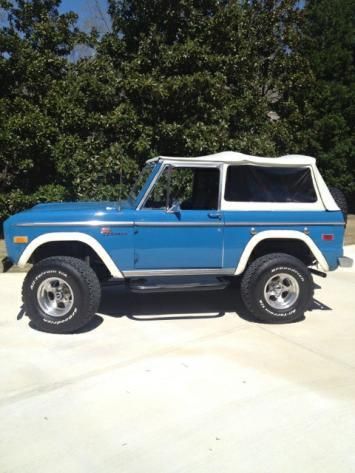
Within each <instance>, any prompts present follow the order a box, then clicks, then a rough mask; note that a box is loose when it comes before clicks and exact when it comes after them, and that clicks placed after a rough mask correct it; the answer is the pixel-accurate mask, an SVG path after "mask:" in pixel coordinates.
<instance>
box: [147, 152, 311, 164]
mask: <svg viewBox="0 0 355 473" xmlns="http://www.w3.org/2000/svg"><path fill="white" fill-rule="evenodd" d="M157 161H167V162H186V163H188V162H190V163H196V162H204V163H206V162H217V163H230V164H232V163H245V164H261V165H265V164H266V165H268V164H270V165H272V166H277V165H281V166H312V165H314V164H315V162H316V160H315V158H311V157H310V156H303V155H301V154H288V155H286V156H281V157H280V158H262V157H259V156H249V155H248V154H243V153H236V152H235V151H223V152H222V153H216V154H209V155H207V156H198V157H196V158H186V157H185V158H184V157H173V156H158V157H156V158H153V159H149V160H148V161H147V163H152V162H157Z"/></svg>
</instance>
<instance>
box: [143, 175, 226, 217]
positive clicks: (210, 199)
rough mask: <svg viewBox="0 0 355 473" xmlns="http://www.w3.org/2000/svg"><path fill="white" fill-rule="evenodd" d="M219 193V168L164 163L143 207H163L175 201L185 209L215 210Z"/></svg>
mask: <svg viewBox="0 0 355 473" xmlns="http://www.w3.org/2000/svg"><path fill="white" fill-rule="evenodd" d="M218 192H219V170H218V169H216V168H187V167H173V166H166V167H165V169H164V171H163V173H162V175H161V176H160V178H159V179H158V182H157V183H156V184H155V186H154V187H153V189H152V191H151V192H150V195H149V196H148V199H147V201H146V203H145V205H144V208H145V209H166V208H168V207H170V206H171V205H172V204H173V203H176V202H178V203H179V204H180V207H181V209H184V210H216V209H217V208H218Z"/></svg>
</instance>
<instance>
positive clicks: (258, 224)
mask: <svg viewBox="0 0 355 473" xmlns="http://www.w3.org/2000/svg"><path fill="white" fill-rule="evenodd" d="M224 225H225V226H226V227H249V226H251V227H270V226H278V227H288V226H292V225H294V226H305V225H306V226H311V225H313V226H315V225H316V226H324V225H332V226H344V225H345V224H344V223H342V222H225V224H224Z"/></svg>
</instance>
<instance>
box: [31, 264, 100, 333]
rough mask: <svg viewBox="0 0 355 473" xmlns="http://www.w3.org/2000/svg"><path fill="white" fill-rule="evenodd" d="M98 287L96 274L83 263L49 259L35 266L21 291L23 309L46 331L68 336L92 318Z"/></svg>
mask: <svg viewBox="0 0 355 473" xmlns="http://www.w3.org/2000/svg"><path fill="white" fill-rule="evenodd" d="M100 296H101V287H100V283H99V280H98V278H97V276H96V274H95V272H94V271H93V270H92V269H91V268H90V266H88V265H87V264H86V263H84V262H83V261H82V260H80V259H77V258H72V257H69V256H62V257H50V258H46V259H44V260H42V261H40V262H39V263H37V264H35V265H34V266H33V267H32V269H31V270H30V271H29V272H28V274H27V276H26V278H25V280H24V283H23V288H22V298H23V303H24V309H25V312H26V314H27V315H28V317H29V318H30V319H31V321H32V322H33V324H34V325H35V326H36V327H37V328H39V329H40V330H43V331H45V332H52V333H70V332H74V331H75V330H78V329H79V328H81V327H83V326H84V325H86V324H87V323H88V322H89V321H90V320H91V319H92V318H93V317H94V315H95V313H96V311H97V309H98V306H99V303H100Z"/></svg>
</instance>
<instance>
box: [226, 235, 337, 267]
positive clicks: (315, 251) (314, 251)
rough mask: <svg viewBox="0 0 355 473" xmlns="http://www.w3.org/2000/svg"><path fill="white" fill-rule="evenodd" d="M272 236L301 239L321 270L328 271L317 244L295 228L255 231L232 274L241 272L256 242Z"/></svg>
mask: <svg viewBox="0 0 355 473" xmlns="http://www.w3.org/2000/svg"><path fill="white" fill-rule="evenodd" d="M273 238H286V239H293V240H300V241H303V242H304V243H305V244H306V245H307V246H308V248H309V249H310V251H311V252H312V254H313V255H314V257H315V259H316V260H317V261H318V264H319V265H320V267H321V268H322V270H323V271H329V266H328V263H327V260H326V259H325V258H324V256H323V254H322V252H321V251H320V249H319V248H318V246H317V245H316V244H315V243H314V241H313V240H312V239H311V238H310V237H309V236H308V235H305V234H304V233H302V232H299V231H297V230H266V231H263V232H260V233H257V234H256V235H255V236H253V238H252V239H251V240H250V241H249V242H248V244H247V245H246V247H245V248H244V251H243V253H242V256H241V257H240V260H239V263H238V265H237V269H236V270H235V273H234V274H235V275H238V274H241V273H242V272H243V271H244V270H245V268H246V266H247V264H248V260H249V257H250V255H251V253H252V251H253V250H254V248H255V247H256V245H258V243H260V242H261V241H263V240H268V239H273Z"/></svg>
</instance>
